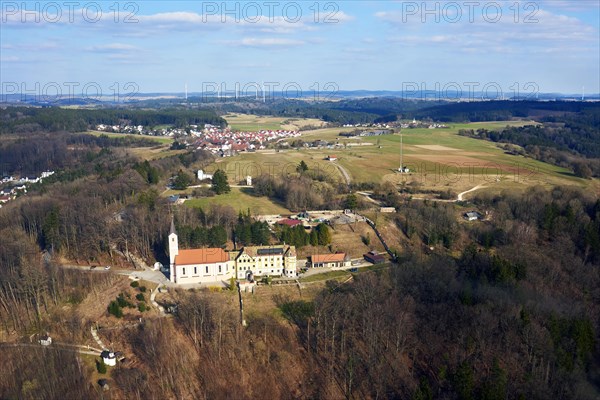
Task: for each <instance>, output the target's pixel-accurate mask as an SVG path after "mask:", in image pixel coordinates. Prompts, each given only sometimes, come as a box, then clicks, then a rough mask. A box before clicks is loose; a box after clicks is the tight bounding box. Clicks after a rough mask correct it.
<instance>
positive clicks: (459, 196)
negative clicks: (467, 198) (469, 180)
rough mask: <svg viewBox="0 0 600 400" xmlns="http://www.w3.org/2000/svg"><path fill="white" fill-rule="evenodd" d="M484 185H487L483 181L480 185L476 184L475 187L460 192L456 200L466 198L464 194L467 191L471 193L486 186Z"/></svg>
mask: <svg viewBox="0 0 600 400" xmlns="http://www.w3.org/2000/svg"><path fill="white" fill-rule="evenodd" d="M484 187H485V185H484V184H483V183H481V184H479V185H477V186H475V187H474V188H471V189H469V190H466V191H464V192H462V193H459V194H458V197H457V199H456V201H463V199H464V195H465V194H467V193H471V192H474V191H476V190H479V189H482V188H484Z"/></svg>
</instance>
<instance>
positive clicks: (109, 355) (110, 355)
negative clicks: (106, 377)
mask: <svg viewBox="0 0 600 400" xmlns="http://www.w3.org/2000/svg"><path fill="white" fill-rule="evenodd" d="M100 357H102V361H104V364H106V365H108V366H110V367H114V366H115V365H117V355H116V354H115V353H114V352H112V351H108V350H104V351H103V352H102V353H100Z"/></svg>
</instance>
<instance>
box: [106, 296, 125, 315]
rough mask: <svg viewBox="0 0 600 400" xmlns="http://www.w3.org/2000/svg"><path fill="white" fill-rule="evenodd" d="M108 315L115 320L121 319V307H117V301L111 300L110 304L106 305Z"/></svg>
mask: <svg viewBox="0 0 600 400" xmlns="http://www.w3.org/2000/svg"><path fill="white" fill-rule="evenodd" d="M108 313H109V314H111V315H114V316H115V317H117V318H122V317H123V309H122V308H121V306H119V302H118V301H114V300H113V301H111V302H110V304H109V305H108Z"/></svg>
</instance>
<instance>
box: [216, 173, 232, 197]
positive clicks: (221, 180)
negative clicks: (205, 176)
mask: <svg viewBox="0 0 600 400" xmlns="http://www.w3.org/2000/svg"><path fill="white" fill-rule="evenodd" d="M212 190H213V192H215V193H216V194H223V193H229V192H230V191H231V187H230V186H229V183H228V182H227V174H226V173H225V171H223V170H221V169H218V170H217V171H216V172H215V173H214V175H213V178H212Z"/></svg>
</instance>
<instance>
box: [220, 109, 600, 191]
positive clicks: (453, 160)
mask: <svg viewBox="0 0 600 400" xmlns="http://www.w3.org/2000/svg"><path fill="white" fill-rule="evenodd" d="M532 123H533V122H529V121H506V122H505V121H499V122H482V123H469V124H452V125H450V126H449V127H448V128H447V129H425V128H422V129H421V128H419V129H403V130H402V141H403V148H404V156H403V163H404V164H405V165H407V166H408V167H409V168H410V169H411V173H410V174H399V173H397V172H396V171H397V169H398V167H399V166H400V135H399V134H395V135H385V136H375V137H362V138H357V139H345V138H342V137H340V136H338V134H339V133H340V132H342V131H349V130H352V129H353V128H325V129H317V130H311V131H304V132H302V138H303V139H304V140H305V141H309V140H310V141H312V140H316V139H325V140H329V141H336V142H337V143H339V144H340V146H339V147H336V148H334V149H326V148H322V149H301V150H285V151H284V150H282V151H279V152H277V151H274V150H269V151H264V152H256V153H242V154H241V155H240V156H238V157H233V158H229V159H221V160H219V162H218V163H217V164H214V165H213V167H214V168H215V169H216V168H221V169H224V170H225V171H226V172H227V174H228V176H229V177H230V179H231V180H232V182H234V181H238V180H240V179H242V178H243V177H244V176H246V175H252V176H258V175H261V174H276V175H278V174H282V175H286V174H289V173H294V171H295V166H296V165H297V164H298V163H299V162H300V161H302V160H304V161H305V162H306V163H307V164H308V165H309V168H319V169H321V170H323V171H325V172H326V173H328V174H330V175H331V176H332V177H335V178H336V179H338V180H342V179H343V177H342V175H341V173H340V171H339V170H338V168H337V167H336V165H335V163H330V162H328V161H325V160H324V159H325V157H326V156H327V155H329V154H334V155H336V156H337V157H338V161H337V164H338V165H339V166H341V167H343V168H344V169H345V170H346V171H347V172H348V173H349V175H350V176H351V179H352V181H353V182H383V181H390V182H393V183H396V184H400V183H402V182H404V183H409V182H417V183H420V184H421V187H422V189H426V190H448V189H451V190H453V191H455V192H457V193H458V192H462V191H465V190H468V189H470V188H473V187H474V186H477V185H484V186H485V188H484V189H485V190H494V191H500V190H502V189H522V188H525V187H527V186H530V185H539V184H541V185H578V186H584V187H587V186H590V185H592V186H593V185H595V184H596V181H590V180H583V179H579V178H576V177H575V176H574V175H573V174H572V172H571V171H569V170H567V169H564V168H561V167H557V166H554V165H551V164H546V163H543V162H539V161H536V160H534V159H532V158H529V157H523V156H517V155H511V154H506V153H505V151H504V150H503V149H501V148H500V145H498V144H496V143H492V142H488V141H484V140H478V139H472V138H468V137H464V136H459V135H458V134H457V133H458V131H459V130H460V129H473V130H477V129H479V128H484V129H502V128H504V127H506V126H507V125H510V126H522V125H527V124H532ZM353 144H362V145H360V146H356V145H353Z"/></svg>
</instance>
